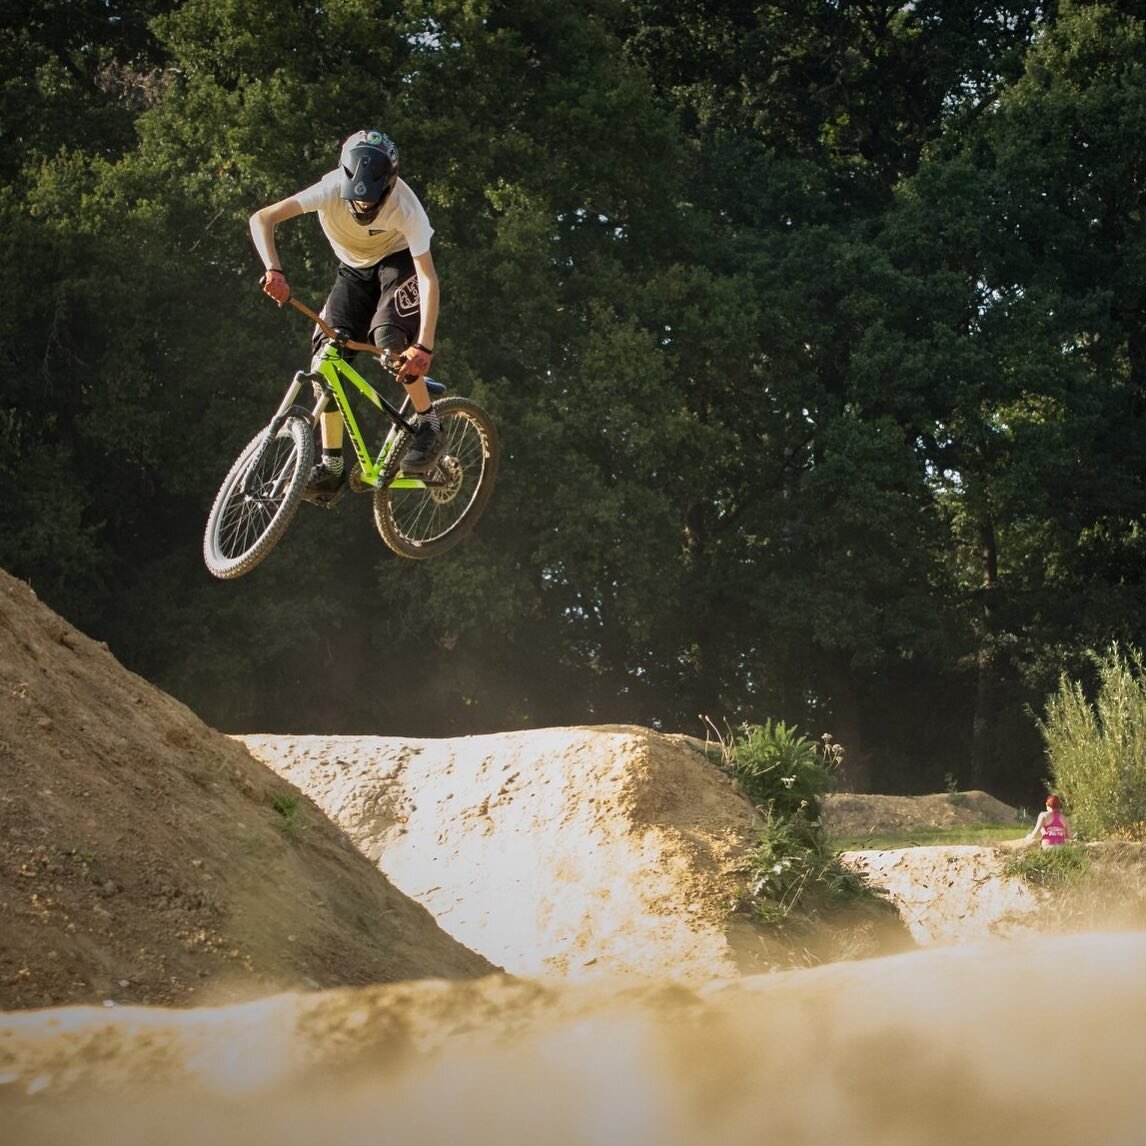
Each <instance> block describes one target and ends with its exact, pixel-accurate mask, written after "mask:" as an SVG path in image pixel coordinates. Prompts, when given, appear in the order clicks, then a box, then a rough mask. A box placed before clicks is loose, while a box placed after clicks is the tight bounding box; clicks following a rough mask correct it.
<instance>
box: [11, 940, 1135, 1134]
mask: <svg viewBox="0 0 1146 1146" xmlns="http://www.w3.org/2000/svg"><path fill="white" fill-rule="evenodd" d="M1144 965H1146V936H1143V935H1140V934H1108V935H1074V936H1063V937H1056V938H1052V937H1040V938H1032V939H1022V940H1008V941H1003V940H988V941H982V942H979V943H970V944H964V945H960V946H951V947H939V948H934V949H931V950H926V951H919V952H912V953H910V954H904V955H897V956H890V957H884V958H880V959H872V960H865V961H862V962H855V963H837V964H832V965H828V966H823V967H819V968H816V969H812V970H806V971H789V972H780V973H774V974H770V975H757V976H749V977H746V978H742V979H738V980H728V981H724V982H714V983H712V984H709V985H707V986H705V987H702V988H685V987H682V986H676V985H673V984H670V983H659V984H652V983H650V984H646V985H644V986H637V987H634V986H631V985H629V986H620V985H612V986H610V985H608V984H594V985H589V986H582V987H574V986H569V985H561V984H554V985H543V984H539V983H534V982H526V981H519V980H513V979H510V978H508V977H505V976H490V977H488V978H486V979H483V980H477V981H473V982H469V983H445V982H424V983H420V984H412V983H406V984H392V985H385V986H380V987H376V988H365V989H360V990H359V989H356V990H341V991H329V992H318V993H314V994H312V995H284V996H277V997H275V998H273V999H268V1000H263V1001H260V1002H259V1003H253V1004H246V1005H240V1006H234V1007H229V1008H219V1009H217V1010H215V1011H206V1010H204V1009H196V1010H190V1011H186V1012H182V1013H176V1012H170V1011H160V1010H158V1009H146V1008H140V1009H138V1010H134V1011H130V1012H124V1013H121V1014H119V1015H118V1016H116V1019H115V1022H114V1024H112V1023H111V1021H110V1020H109V1018H108V1017H107V1016H106V1015H101V1014H100V1013H99V1012H98V1011H96V1010H94V1009H73V1010H67V1011H58V1012H35V1013H29V1014H26V1015H22V1016H17V1015H8V1016H4V1022H3V1024H2V1026H0V1077H2V1078H3V1080H4V1082H5V1084H6V1085H4V1086H3V1087H0V1116H3V1120H4V1121H5V1122H6V1123H7V1125H8V1131H7V1133H6V1135H5V1140H6V1141H7V1142H9V1143H13V1144H18V1146H32V1144H35V1146H63V1143H74V1142H76V1141H83V1142H85V1143H90V1144H92V1146H144V1144H147V1146H152V1144H154V1143H156V1142H160V1141H162V1142H164V1143H170V1144H172V1146H190V1144H192V1143H195V1144H198V1143H203V1142H212V1143H217V1144H218V1146H240V1144H241V1146H250V1144H252V1143H262V1142H267V1143H272V1142H273V1143H277V1144H280V1146H295V1144H297V1146H304V1144H312V1143H339V1144H343V1143H345V1144H348V1146H349V1144H358V1143H390V1142H394V1143H399V1142H400V1143H403V1144H423V1143H424V1144H427V1146H429V1144H435V1146H437V1144H442V1146H444V1144H446V1143H450V1144H453V1143H467V1144H469V1146H486V1144H487V1143H488V1144H489V1146H494V1144H495V1143H496V1144H498V1146H508V1144H518V1143H520V1144H523V1146H524V1144H526V1143H530V1144H532V1143H545V1144H548V1146H613V1144H617V1146H621V1144H622V1143H624V1144H626V1146H646V1144H647V1146H686V1144H687V1146H693V1144H697V1143H706V1144H707V1143H719V1144H728V1146H739V1144H741V1143H744V1144H745V1146H748V1144H749V1143H752V1144H756V1143H760V1142H762V1141H766V1142H781V1143H788V1144H792V1146H802V1144H805V1143H808V1144H811V1143H829V1142H848V1143H859V1144H861V1146H867V1144H871V1146H875V1144H877V1143H878V1144H879V1146H899V1144H903V1146H908V1144H910V1146H918V1144H921V1143H927V1144H938V1146H943V1144H945V1143H952V1144H954V1143H960V1144H961V1146H962V1144H965V1143H967V1142H977V1143H978V1142H1007V1143H1010V1144H1018V1146H1021V1144H1024V1143H1032V1144H1034V1143H1036V1142H1037V1143H1040V1144H1043V1143H1046V1142H1048V1141H1052V1142H1058V1141H1066V1140H1068V1139H1070V1140H1075V1141H1079V1142H1088V1143H1092V1142H1101V1143H1104V1144H1112V1146H1122V1144H1125V1146H1130V1144H1131V1143H1138V1142H1140V1141H1141V1140H1142V1111H1141V1100H1140V1093H1141V1080H1140V1076H1141V1064H1142V1062H1143V1061H1146V992H1143V990H1142V987H1141V971H1142V967H1143V966H1144ZM49 1028H50V1029H49Z"/></svg>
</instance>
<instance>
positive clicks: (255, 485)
mask: <svg viewBox="0 0 1146 1146" xmlns="http://www.w3.org/2000/svg"><path fill="white" fill-rule="evenodd" d="M265 436H266V431H265V430H264V431H263V432H262V433H260V434H259V435H258V436H257V437H255V438H254V439H252V441H251V442H250V443H249V444H248V445H247V448H246V449H245V450H243V452H242V453H241V454H240V455H239V458H238V460H237V461H236V462H235V464H234V465H233V466H232V467H231V471H230V473H228V474H227V476H226V478H225V479H224V480H223V484H222V485H221V486H220V487H219V492H218V494H217V495H216V497H215V504H214V505H213V506H212V507H211V513H210V514H209V516H208V518H207V530H206V533H205V534H204V537H203V560H204V561H205V562H206V565H207V568H208V569H209V570H210V571H211V572H212V573H213V574H214V575H215V576H216V577H219V578H221V579H223V580H231V579H233V578H235V577H241V576H243V574H244V573H249V572H250V571H251V570H252V569H254V568H255V566H256V565H258V564H259V563H260V562H261V561H262V560H263V559H264V558H265V557H266V556H267V554H268V553H270V551H271V550H272V549H273V548H274V547H275V546H276V545H277V544H278V542H279V540H280V539H281V538H282V535H283V534H284V533H285V532H286V530H287V527H288V526H289V525H290V523H291V521H293V520H294V515H295V513H296V512H297V511H298V507H299V504H300V503H301V501H302V495H303V494H304V493H305V492H306V487H307V483H308V482H309V481H310V473H311V468H312V466H313V464H314V431H313V429H312V427H311V425H310V423H309V422H307V421H306V420H305V419H303V418H288V419H287V421H286V422H285V423H284V424H283V427H282V429H281V430H280V431H279V433H278V434H277V435H276V436H275V438H274V439H273V440H272V441H271V442H270V443H269V444H268V447H267V450H266V453H265V454H264V455H263V457H262V459H261V460H260V461H259V467H258V472H257V473H256V474H255V475H254V481H253V482H252V483H251V485H250V489H251V491H252V492H251V493H250V494H247V493H244V492H243V487H244V482H245V479H246V476H247V471H248V470H249V469H250V468H251V464H252V462H253V461H254V459H255V455H256V454H257V453H258V451H259V448H260V447H261V446H262V443H263V439H264V437H265Z"/></svg>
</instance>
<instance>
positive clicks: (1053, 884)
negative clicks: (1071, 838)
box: [1003, 843, 1090, 888]
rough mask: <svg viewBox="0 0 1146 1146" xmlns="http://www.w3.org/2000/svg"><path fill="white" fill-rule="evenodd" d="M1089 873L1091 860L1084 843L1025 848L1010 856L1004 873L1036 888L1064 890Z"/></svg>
mask: <svg viewBox="0 0 1146 1146" xmlns="http://www.w3.org/2000/svg"><path fill="white" fill-rule="evenodd" d="M1089 871H1090V857H1089V856H1088V855H1087V852H1086V848H1084V847H1083V846H1082V845H1081V844H1075V843H1066V844H1062V845H1061V846H1060V847H1056V848H1038V847H1032V848H1023V849H1022V850H1020V851H1016V852H1013V853H1012V854H1011V855H1009V856H1008V857H1007V862H1006V864H1005V865H1004V866H1003V872H1004V874H1006V875H1010V876H1019V877H1020V878H1022V879H1025V880H1026V881H1027V882H1028V883H1033V884H1035V885H1036V886H1037V887H1050V888H1064V887H1069V886H1071V885H1075V884H1079V883H1080V882H1081V881H1082V880H1083V878H1084V877H1085V876H1086V875H1087V873H1088V872H1089Z"/></svg>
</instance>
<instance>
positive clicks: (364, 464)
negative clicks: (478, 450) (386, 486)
mask: <svg viewBox="0 0 1146 1146" xmlns="http://www.w3.org/2000/svg"><path fill="white" fill-rule="evenodd" d="M316 373H318V374H321V375H322V377H323V378H324V379H326V382H327V385H328V386H329V387H330V393H331V396H332V397H333V398H334V403H335V405H336V406H337V407H338V411H339V413H340V414H341V415H342V420H343V422H345V424H346V430H347V433H349V435H350V441H351V444H352V445H353V446H354V453H355V455H356V456H357V458H358V465H359V466H360V468H361V470H362V480H363V481H364V482H365V483H366V484H367V485H372V486H377V485H378V479H379V478H380V477H381V476H382V470H383V468H384V466H385V465H386V459H387V458H388V457H389V456H390V451H391V450H392V449H393V448H394V443H395V441H396V440H397V437H398V426H399V424H400V423H399V419H401V414H400V413H399V412H398V411H397V410H396V409H394V407H393V406H391V405H390V403H389V402H387V401H386V399H385V398H383V397H382V395H381V394H379V393H378V391H377V390H375V389H374V387H373V386H371V385H370V383H369V382H367V381H366V379H365V378H363V377H362V375H361V374H359V373H358V371H357V370H355V369H354V367H353V366H351V365H350V363H349V362H347V361H346V359H345V358H343V357H342V351H341V350H340V349H339V347H338V346H337V345H336V344H335V343H333V342H328V343H327V344H326V346H325V347H324V349H323V352H322V358H321V360H320V361H319V364H318V369H317V371H316ZM343 378H345V379H346V381H347V382H350V383H351V384H352V385H353V386H354V387H355V388H356V389H358V390H360V391H361V392H362V393H363V394H364V395H365V396H366V398H367V400H368V401H370V402H371V403H373V404H374V405H375V406H377V408H378V409H379V410H382V411H384V412H386V413H387V414H389V416H390V418H391V419H392V420H393V422H394V425H393V426H391V428H390V432H389V433H388V434H387V435H386V440H385V441H384V442H383V443H382V448H381V449H380V450H379V451H378V456H377V458H372V457H371V456H370V450H369V448H368V447H367V445H366V440H365V438H364V437H363V436H362V431H361V430H360V429H359V427H358V420H357V419H356V418H355V417H354V411H353V410H352V409H351V408H350V400H349V398H348V397H347V394H346V388H345V387H344V386H343V384H342V380H343ZM390 488H391V489H425V488H426V483H425V482H424V481H423V480H422V479H421V478H416V477H396V478H395V479H394V480H393V481H392V482H391V483H390Z"/></svg>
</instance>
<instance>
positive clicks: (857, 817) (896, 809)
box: [823, 791, 1022, 837]
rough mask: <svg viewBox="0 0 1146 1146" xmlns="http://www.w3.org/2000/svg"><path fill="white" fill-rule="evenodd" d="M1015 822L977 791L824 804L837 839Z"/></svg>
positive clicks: (842, 797)
mask: <svg viewBox="0 0 1146 1146" xmlns="http://www.w3.org/2000/svg"><path fill="white" fill-rule="evenodd" d="M1018 819H1019V814H1018V812H1017V811H1016V810H1015V809H1014V808H1012V807H1010V805H1008V804H1004V803H1003V802H1002V801H1001V800H996V799H995V797H994V796H990V795H988V794H987V793H986V792H979V791H972V792H941V793H936V794H934V795H928V796H875V795H858V794H854V793H850V792H839V793H835V794H833V795H830V796H827V797H825V799H824V801H823V823H824V827H825V828H826V829H827V831H828V834H829V835H832V836H837V837H838V836H846V837H852V836H860V835H864V834H868V835H874V834H876V833H879V832H903V831H910V830H912V829H913V828H959V827H978V826H980V825H983V824H1015V823H1017V822H1018ZM1018 834H1020V835H1021V834H1022V833H1021V832H1020V833H1018Z"/></svg>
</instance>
